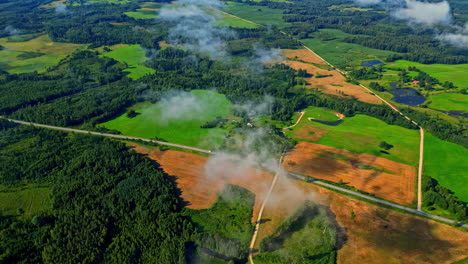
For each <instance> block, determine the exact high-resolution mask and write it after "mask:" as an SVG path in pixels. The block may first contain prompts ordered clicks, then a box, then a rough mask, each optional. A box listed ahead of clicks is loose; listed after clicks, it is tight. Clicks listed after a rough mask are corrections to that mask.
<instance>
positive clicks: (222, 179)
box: [133, 144, 273, 222]
mask: <svg viewBox="0 0 468 264" xmlns="http://www.w3.org/2000/svg"><path fill="white" fill-rule="evenodd" d="M133 145H134V146H135V148H134V150H135V151H136V152H138V153H142V154H147V155H148V157H149V158H150V159H152V160H155V161H156V162H157V163H159V164H160V165H161V168H162V169H163V170H164V172H166V173H167V174H169V175H171V176H174V177H175V181H176V184H177V188H179V189H180V190H181V192H182V193H181V197H182V199H183V200H184V201H186V202H187V203H188V206H187V207H188V208H191V209H206V208H209V207H210V206H211V205H212V204H213V203H214V202H216V199H217V198H218V195H217V194H218V193H219V192H220V191H221V190H222V189H223V188H224V186H225V185H226V184H233V185H238V186H241V187H243V188H245V189H247V190H249V191H251V192H252V193H254V194H255V205H254V211H253V218H252V222H255V221H256V219H257V216H258V212H259V210H260V207H261V204H262V202H263V197H265V195H266V193H267V191H268V188H269V186H270V184H271V181H272V179H273V177H272V175H271V174H270V173H267V172H265V171H262V170H259V169H254V168H252V169H246V170H243V171H242V172H240V173H239V175H238V176H237V175H236V177H228V176H226V175H223V174H222V173H220V175H216V178H213V177H209V176H207V175H206V173H205V164H206V162H207V160H208V158H207V157H202V156H198V155H195V154H191V153H185V152H180V151H174V150H167V151H157V150H149V149H148V148H145V147H143V146H139V145H135V144H133ZM229 170H230V168H228V167H227V168H226V172H229Z"/></svg>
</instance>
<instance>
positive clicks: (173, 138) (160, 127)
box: [102, 90, 231, 149]
mask: <svg viewBox="0 0 468 264" xmlns="http://www.w3.org/2000/svg"><path fill="white" fill-rule="evenodd" d="M191 94H192V95H193V98H194V99H195V100H197V101H198V102H199V104H198V105H193V106H190V105H180V108H181V110H180V111H181V112H180V113H167V111H173V112H177V111H179V110H178V106H177V105H173V106H171V108H174V109H173V110H169V109H166V108H165V105H167V104H165V103H161V102H159V103H156V104H150V103H143V104H139V105H137V106H136V107H135V110H136V112H137V113H140V114H139V115H137V116H136V117H134V118H128V117H127V116H126V114H124V115H122V116H120V117H118V118H116V119H114V120H111V121H109V122H106V123H104V124H102V125H103V126H105V127H107V128H110V129H116V130H119V131H121V132H122V133H123V134H124V135H128V136H136V137H142V138H154V137H155V136H157V137H159V138H161V139H163V140H167V141H169V142H173V143H180V144H184V145H188V146H196V147H201V148H208V149H212V148H215V147H217V146H219V144H221V143H222V142H223V138H224V133H225V132H226V130H224V129H221V128H210V129H207V128H200V126H202V125H204V124H205V123H206V122H207V121H212V120H214V119H215V118H216V117H218V116H220V117H223V118H225V117H228V116H229V114H230V107H231V103H230V102H229V100H228V99H226V97H225V96H224V95H221V94H218V93H215V92H212V91H208V90H194V91H192V92H191ZM163 108H164V109H163ZM168 114H176V115H177V117H175V118H173V119H167V118H165V116H167V115H168Z"/></svg>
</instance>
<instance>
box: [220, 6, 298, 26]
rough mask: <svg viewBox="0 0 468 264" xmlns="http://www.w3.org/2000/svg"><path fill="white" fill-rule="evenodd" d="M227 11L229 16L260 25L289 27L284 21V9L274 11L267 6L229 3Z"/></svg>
mask: <svg viewBox="0 0 468 264" xmlns="http://www.w3.org/2000/svg"><path fill="white" fill-rule="evenodd" d="M225 11H226V12H227V13H229V14H232V15H235V16H238V17H240V18H243V19H246V20H249V21H252V22H255V23H257V24H260V25H264V26H266V25H275V26H279V27H285V26H288V25H289V23H286V22H284V20H283V10H282V9H272V8H268V7H266V6H254V5H247V4H242V3H237V2H227V4H226V8H225Z"/></svg>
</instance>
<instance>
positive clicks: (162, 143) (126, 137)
mask: <svg viewBox="0 0 468 264" xmlns="http://www.w3.org/2000/svg"><path fill="white" fill-rule="evenodd" d="M0 118H2V119H6V120H8V121H11V122H13V123H17V124H22V125H28V126H34V127H42V128H48V129H54V130H61V131H66V132H73V133H81V134H89V135H96V136H103V137H111V138H117V139H127V140H142V141H145V142H152V143H157V144H159V145H164V146H171V147H177V148H182V149H187V150H194V151H198V152H203V153H208V154H210V153H211V150H206V149H201V148H195V147H190V146H185V145H180V144H175V143H169V142H164V141H158V140H152V139H147V138H139V137H130V136H122V135H114V134H108V133H101V132H95V131H87V130H80V129H74V128H67V127H58V126H49V125H43V124H38V123H32V122H25V121H20V120H15V119H9V118H5V117H3V116H0Z"/></svg>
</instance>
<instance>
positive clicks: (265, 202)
mask: <svg viewBox="0 0 468 264" xmlns="http://www.w3.org/2000/svg"><path fill="white" fill-rule="evenodd" d="M282 160H283V157H281V158H280V161H279V163H278V166H281V162H282ZM280 173H281V169H280V168H278V171H277V172H276V174H275V177H274V178H273V181H272V182H271V185H270V189H268V193H267V195H266V197H265V199H264V200H263V204H262V207H260V211H259V212H258V217H257V221H256V224H255V229H254V232H253V235H252V240H251V241H250V246H249V262H250V264H254V261H253V253H254V252H253V250H254V246H255V241H256V240H257V235H258V230H259V229H260V223H261V221H262V215H263V210H264V209H265V206H266V204H267V203H268V200H269V198H270V196H271V193H272V192H273V188H275V185H276V182H277V181H278V177H279V176H280Z"/></svg>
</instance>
